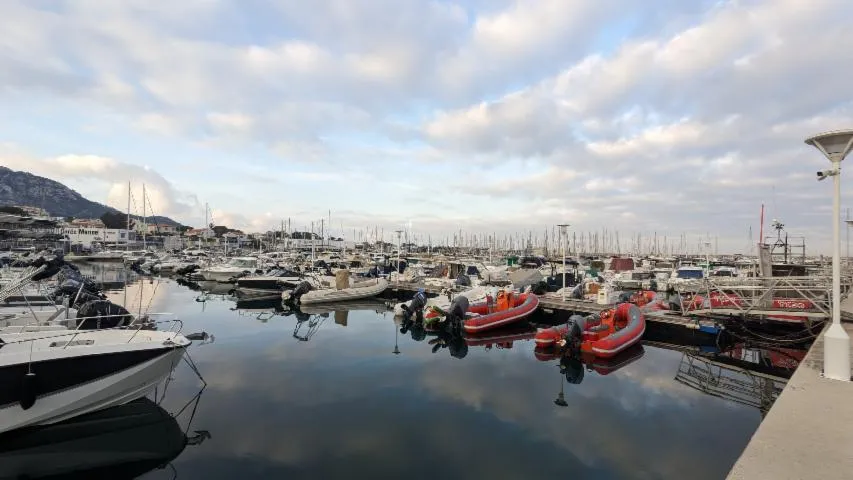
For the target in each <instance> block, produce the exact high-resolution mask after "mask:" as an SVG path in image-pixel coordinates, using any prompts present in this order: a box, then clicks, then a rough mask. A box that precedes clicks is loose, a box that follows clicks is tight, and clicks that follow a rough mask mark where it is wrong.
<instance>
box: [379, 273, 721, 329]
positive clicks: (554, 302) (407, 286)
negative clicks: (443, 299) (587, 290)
mask: <svg viewBox="0 0 853 480" xmlns="http://www.w3.org/2000/svg"><path fill="white" fill-rule="evenodd" d="M418 289H423V290H424V292H425V293H427V294H428V295H440V294H441V293H442V289H441V288H437V287H433V286H429V285H424V284H422V283H409V282H399V283H392V284H391V286H390V287H389V289H388V290H389V292H390V293H391V294H392V295H393V296H395V297H398V298H401V296H404V295H408V294H411V293H414V292H416V291H418ZM614 306H615V305H613V304H600V303H598V302H594V301H591V300H580V299H575V298H566V299H565V300H563V298H562V296H561V295H559V294H556V293H552V292H549V293H546V294H544V295H540V296H539V309H540V310H541V311H543V312H544V313H546V314H554V315H569V314H572V313H579V314H585V315H588V314H592V313H599V312H601V311H602V310H607V309H609V308H613V307H614ZM645 317H646V322H648V323H650V324H657V325H661V326H667V327H680V328H684V329H687V330H694V331H699V332H702V333H707V334H711V335H716V334H717V333H718V332H719V326H718V325H717V323H716V322H714V321H713V320H710V319H707V318H702V317H700V316H685V315H681V314H680V313H675V312H667V311H659V312H646V313H645Z"/></svg>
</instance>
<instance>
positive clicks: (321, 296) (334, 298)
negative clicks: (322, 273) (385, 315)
mask: <svg viewBox="0 0 853 480" xmlns="http://www.w3.org/2000/svg"><path fill="white" fill-rule="evenodd" d="M386 288H388V280H385V279H384V278H379V279H376V283H372V284H371V285H365V286H363V287H361V286H356V287H350V288H344V289H342V290H334V289H324V290H312V291H310V292H307V293H305V294H303V295H302V296H301V297H300V298H299V304H300V305H311V304H318V303H333V302H343V301H348V300H359V299H362V298H370V297H375V296H376V295H379V294H380V293H382V292H384V291H385V289H386Z"/></svg>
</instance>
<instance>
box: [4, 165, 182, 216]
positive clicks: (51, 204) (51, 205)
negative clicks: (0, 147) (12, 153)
mask: <svg viewBox="0 0 853 480" xmlns="http://www.w3.org/2000/svg"><path fill="white" fill-rule="evenodd" d="M0 205H26V206H31V207H40V208H43V209H45V210H47V212H48V213H49V214H50V215H51V216H55V217H75V218H100V217H101V215H103V214H104V213H106V212H110V213H121V212H119V211H118V210H116V209H115V208H112V207H108V206H106V205H104V204H102V203H98V202H93V201H91V200H89V199H87V198H85V197H83V196H82V195H80V194H79V193H77V192H76V191H74V190H72V189H70V188H68V187H66V186H65V185H63V184H61V183H59V182H57V181H54V180H51V179H49V178H44V177H39V176H38V175H33V174H31V173H28V172H18V171H15V170H11V169H9V168H6V167H3V166H0ZM148 222H149V223H155V222H156V223H167V224H171V225H176V226H178V225H180V224H179V223H178V222H176V221H174V220H172V219H171V218H168V217H160V216H157V217H148Z"/></svg>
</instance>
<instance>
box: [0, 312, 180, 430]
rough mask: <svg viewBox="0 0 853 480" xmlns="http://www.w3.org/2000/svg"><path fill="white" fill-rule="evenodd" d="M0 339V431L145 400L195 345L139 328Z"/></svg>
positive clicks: (172, 333) (52, 421)
mask: <svg viewBox="0 0 853 480" xmlns="http://www.w3.org/2000/svg"><path fill="white" fill-rule="evenodd" d="M0 340H2V341H3V343H2V344H0V385H3V388H2V389H0V433H2V432H7V431H10V430H15V429H19V428H23V427H28V426H33V425H49V424H53V423H56V422H61V421H64V420H68V419H71V418H74V417H77V416H80V415H83V414H86V413H90V412H94V411H98V410H101V409H105V408H109V407H113V406H117V405H123V404H125V403H128V402H131V401H133V400H136V399H138V398H141V397H144V396H146V395H148V394H149V393H150V392H151V391H152V390H153V389H154V387H156V386H157V385H158V384H159V383H160V382H161V381H163V380H164V379H165V378H166V377H167V376H168V375H169V374H170V373H171V372H172V370H173V369H174V368H175V366H176V365H177V364H178V362H179V361H180V360H181V358H182V356H183V355H184V352H185V347H187V346H188V345H189V344H190V341H189V340H188V339H187V338H186V337H184V336H182V335H180V334H178V333H176V332H160V331H153V330H134V329H115V330H86V331H70V332H69V331H65V332H30V333H21V334H4V335H3V336H2V337H0Z"/></svg>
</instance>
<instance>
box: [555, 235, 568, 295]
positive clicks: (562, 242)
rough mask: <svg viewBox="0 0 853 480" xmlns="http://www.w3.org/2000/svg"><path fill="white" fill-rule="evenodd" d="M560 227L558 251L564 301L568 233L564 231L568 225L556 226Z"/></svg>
mask: <svg viewBox="0 0 853 480" xmlns="http://www.w3.org/2000/svg"><path fill="white" fill-rule="evenodd" d="M557 226H558V227H560V250H561V251H562V252H563V290H562V292H563V301H564V302H565V301H566V241H567V239H568V237H569V234H568V232H567V231H566V229H567V228H569V224H568V223H561V224H559V225H557Z"/></svg>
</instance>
